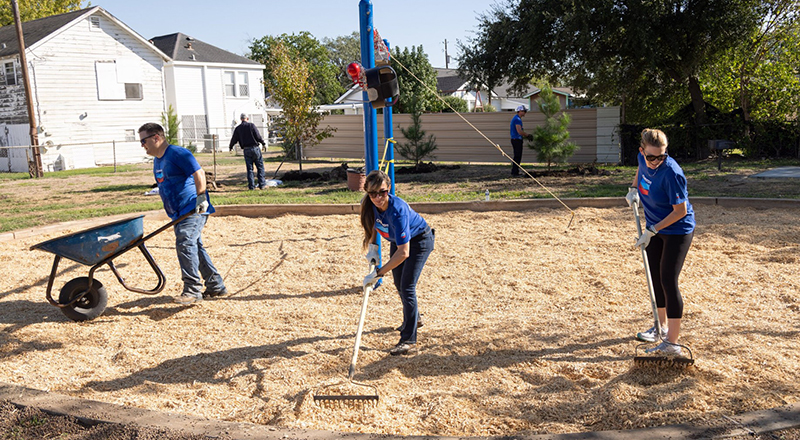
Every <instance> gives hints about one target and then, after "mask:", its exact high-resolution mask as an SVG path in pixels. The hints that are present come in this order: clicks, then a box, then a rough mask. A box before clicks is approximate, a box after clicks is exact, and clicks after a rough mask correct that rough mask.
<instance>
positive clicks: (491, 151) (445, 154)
mask: <svg viewBox="0 0 800 440" xmlns="http://www.w3.org/2000/svg"><path fill="white" fill-rule="evenodd" d="M567 113H569V114H570V115H571V116H572V123H571V124H570V126H569V132H570V137H571V140H572V141H573V142H575V143H576V144H578V146H579V147H580V149H579V150H578V151H576V152H575V154H574V155H573V156H572V158H571V159H570V162H571V163H591V162H598V163H619V161H620V143H619V136H618V135H617V126H618V125H619V107H602V108H589V109H571V110H567ZM462 115H463V116H464V117H465V118H466V119H467V120H468V121H469V122H470V123H471V124H472V125H474V126H475V128H477V129H478V130H480V131H481V132H482V133H483V134H485V135H486V137H488V138H489V139H491V141H492V142H494V143H496V144H498V145H499V146H500V147H501V148H502V149H503V151H505V152H506V154H508V155H509V156H513V154H512V150H511V138H510V124H511V118H512V117H513V116H514V114H513V113H511V112H494V113H462ZM543 122H544V115H543V114H541V113H538V112H528V114H527V115H525V117H524V118H522V124H523V126H524V128H525V131H526V132H528V133H531V132H532V131H533V128H534V127H536V126H537V125H542V124H543ZM392 123H393V125H394V139H395V140H396V141H397V142H401V143H402V142H406V139H405V137H404V136H403V133H402V132H401V131H400V127H408V126H409V125H410V124H411V115H409V114H398V115H394V116H393V121H392ZM322 125H323V126H325V125H330V126H332V127H336V128H337V131H336V132H335V133H334V134H333V137H331V138H328V139H325V140H324V141H322V143H321V144H320V145H317V146H314V147H313V148H308V149H306V150H305V151H304V154H305V156H306V157H309V158H337V159H359V158H360V159H361V160H363V158H364V128H363V127H364V116H362V115H328V116H326V117H325V119H323V121H322ZM422 129H423V130H425V131H426V133H427V134H429V135H431V134H432V135H434V136H436V145H437V146H438V148H437V149H436V151H435V152H434V156H435V157H434V158H433V159H431V160H435V161H438V162H472V163H492V162H505V161H506V159H505V158H504V157H503V156H502V155H501V154H500V152H499V151H497V149H496V148H495V147H494V146H493V145H492V144H491V143H490V142H489V141H487V140H486V139H485V138H484V137H483V136H481V134H480V133H478V132H477V131H476V130H475V129H473V128H472V127H470V126H469V124H467V123H466V122H464V120H462V119H461V118H460V117H459V116H458V115H457V114H454V113H433V114H425V115H422ZM385 142H386V140H385V138H384V137H383V116H382V115H378V144H379V154H383V147H384V144H385ZM535 157H536V156H535V153H534V152H533V150H529V149H527V148H526V150H525V151H524V152H523V155H522V159H523V162H526V163H530V162H534V161H535V160H534V158H535ZM397 159H401V158H400V157H397Z"/></svg>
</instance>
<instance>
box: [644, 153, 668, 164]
mask: <svg viewBox="0 0 800 440" xmlns="http://www.w3.org/2000/svg"><path fill="white" fill-rule="evenodd" d="M644 158H645V159H647V161H648V162H655V161H657V160H664V159H666V158H667V154H666V153H664V154H646V155H645V156H644Z"/></svg>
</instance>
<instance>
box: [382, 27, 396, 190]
mask: <svg viewBox="0 0 800 440" xmlns="http://www.w3.org/2000/svg"><path fill="white" fill-rule="evenodd" d="M383 43H384V44H385V45H386V50H388V51H389V53H391V52H392V50H391V47H389V40H386V39H384V40H383ZM390 100H391V99H390ZM383 137H385V138H386V139H392V138H393V137H394V129H393V128H392V107H388V106H387V107H384V108H383ZM386 150H387V151H386V152H385V153H384V154H385V155H386V160H387V161H388V162H389V170H388V173H387V174H389V178H390V179H392V188H391V191H392V194H395V191H394V144H393V143H391V142H388V141H387V142H386Z"/></svg>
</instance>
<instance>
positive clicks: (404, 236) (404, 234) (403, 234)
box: [400, 232, 406, 240]
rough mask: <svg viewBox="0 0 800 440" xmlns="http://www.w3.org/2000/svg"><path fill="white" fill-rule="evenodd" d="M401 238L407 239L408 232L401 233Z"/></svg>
mask: <svg viewBox="0 0 800 440" xmlns="http://www.w3.org/2000/svg"><path fill="white" fill-rule="evenodd" d="M400 238H401V239H403V240H405V239H406V233H405V232H403V233H402V234H400Z"/></svg>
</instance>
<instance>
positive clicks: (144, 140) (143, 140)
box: [139, 133, 158, 145]
mask: <svg viewBox="0 0 800 440" xmlns="http://www.w3.org/2000/svg"><path fill="white" fill-rule="evenodd" d="M157 134H158V133H154V134H151V135H150V136H147V137H143V138H141V139H139V142H141V143H142V145H144V143H145V142H147V140H148V139H150V138H151V137H153V136H155V135H157Z"/></svg>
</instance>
